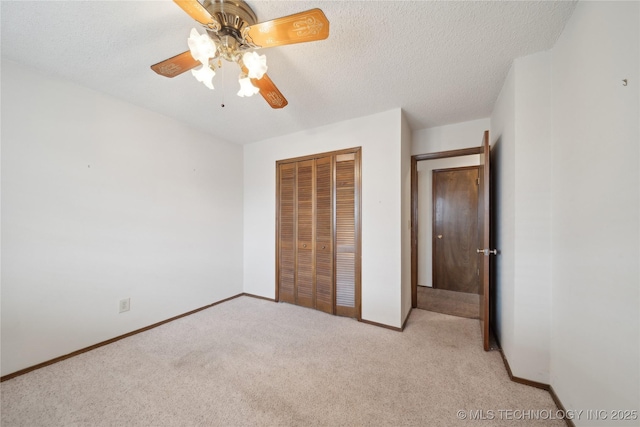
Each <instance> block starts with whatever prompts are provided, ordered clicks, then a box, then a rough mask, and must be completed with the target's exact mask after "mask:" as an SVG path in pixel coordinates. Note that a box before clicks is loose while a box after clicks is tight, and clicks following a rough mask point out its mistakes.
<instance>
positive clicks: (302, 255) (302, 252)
mask: <svg viewBox="0 0 640 427" xmlns="http://www.w3.org/2000/svg"><path fill="white" fill-rule="evenodd" d="M297 168H298V171H297V178H298V180H297V201H298V218H297V237H298V241H297V246H298V247H297V266H296V288H297V295H296V304H298V305H302V306H304V307H311V308H315V295H316V290H315V250H314V249H315V244H314V243H315V221H314V213H315V197H314V195H315V161H314V160H307V161H304V162H298V164H297Z"/></svg>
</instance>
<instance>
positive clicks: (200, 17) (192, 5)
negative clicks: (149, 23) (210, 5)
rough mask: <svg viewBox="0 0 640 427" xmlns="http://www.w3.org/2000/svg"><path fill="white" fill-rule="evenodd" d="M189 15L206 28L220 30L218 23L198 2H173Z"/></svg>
mask: <svg viewBox="0 0 640 427" xmlns="http://www.w3.org/2000/svg"><path fill="white" fill-rule="evenodd" d="M173 1H174V2H175V4H177V5H178V6H180V8H181V9H182V10H184V11H185V12H187V14H188V15H189V16H190V17H192V18H193V19H195V20H196V21H198V22H199V23H201V24H202V25H204V26H205V27H209V28H211V29H213V28H219V27H220V25H219V24H218V21H216V20H215V19H213V16H211V14H210V13H209V11H207V9H205V8H204V6H202V5H201V4H200V2H198V0H173Z"/></svg>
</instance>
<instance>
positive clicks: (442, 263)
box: [414, 148, 480, 319]
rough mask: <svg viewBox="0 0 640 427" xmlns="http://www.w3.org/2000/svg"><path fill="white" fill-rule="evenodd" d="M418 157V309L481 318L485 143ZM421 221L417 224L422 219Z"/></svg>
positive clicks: (416, 171)
mask: <svg viewBox="0 0 640 427" xmlns="http://www.w3.org/2000/svg"><path fill="white" fill-rule="evenodd" d="M472 150H473V151H474V154H466V152H463V153H460V152H459V151H456V152H440V153H431V154H428V155H423V157H428V158H426V159H424V160H421V159H420V157H418V156H414V157H417V158H416V160H415V163H416V164H415V169H416V170H415V175H416V183H415V184H416V185H415V190H416V191H415V192H414V197H415V198H416V199H417V200H415V201H414V202H415V203H416V204H417V215H418V221H417V223H419V224H420V227H419V228H418V233H417V252H418V254H419V257H418V259H417V265H416V269H417V279H416V280H417V283H416V287H417V289H416V305H415V307H416V308H421V309H423V310H428V311H435V312H439V313H444V314H450V315H453V316H459V317H467V318H472V319H477V318H479V313H478V304H479V295H478V290H479V289H478V288H479V284H480V277H479V274H478V266H477V259H478V256H477V255H476V253H475V252H476V248H475V245H476V237H475V234H476V232H477V223H478V212H477V198H478V173H479V166H478V165H479V163H480V154H479V153H477V151H478V150H479V148H473V149H472ZM416 225H417V224H416Z"/></svg>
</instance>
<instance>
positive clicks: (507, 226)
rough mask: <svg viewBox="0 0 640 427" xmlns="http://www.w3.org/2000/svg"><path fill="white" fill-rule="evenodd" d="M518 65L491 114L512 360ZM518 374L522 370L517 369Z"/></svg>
mask: <svg viewBox="0 0 640 427" xmlns="http://www.w3.org/2000/svg"><path fill="white" fill-rule="evenodd" d="M515 80H516V78H515V69H514V67H512V68H511V70H510V71H509V74H508V75H507V79H506V80H505V83H504V86H503V87H502V90H501V91H500V95H499V96H498V100H497V101H496V104H495V106H494V109H493V113H492V115H491V131H490V133H489V136H490V138H491V170H492V174H491V178H492V181H493V182H492V184H491V187H492V190H493V191H492V193H491V198H492V202H491V206H492V209H493V213H492V216H493V217H494V219H495V221H494V224H493V225H494V227H493V230H492V234H493V235H494V236H495V241H494V246H495V248H497V249H498V250H499V251H500V252H499V255H498V256H496V257H495V270H494V271H493V272H492V274H493V275H494V280H493V281H492V284H495V289H493V291H494V292H495V311H494V310H491V312H492V313H495V323H494V326H495V333H496V335H497V338H498V341H500V345H501V346H502V351H503V352H504V354H505V356H506V357H507V360H508V361H509V363H513V362H514V361H515V357H514V354H515V349H516V348H518V347H517V345H516V342H515V339H516V337H515V326H516V319H515V310H516V308H515V286H516V284H515V273H514V271H515V256H514V253H515V250H514V248H515V163H516V154H515V138H516V135H515V112H516V110H515V87H516V86H515ZM514 375H516V376H520V375H522V373H521V372H517V373H514Z"/></svg>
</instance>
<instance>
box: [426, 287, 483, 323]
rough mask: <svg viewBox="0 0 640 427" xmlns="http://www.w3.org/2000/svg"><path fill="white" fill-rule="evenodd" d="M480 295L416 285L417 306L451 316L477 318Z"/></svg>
mask: <svg viewBox="0 0 640 427" xmlns="http://www.w3.org/2000/svg"><path fill="white" fill-rule="evenodd" d="M479 304H480V296H479V295H477V294H469V293H465V292H454V291H448V290H446V289H434V288H430V287H427V286H418V308H421V309H423V310H429V311H435V312H436V313H443V314H450V315H452V316H459V317H466V318H469V319H478V318H479V308H478V306H479Z"/></svg>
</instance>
